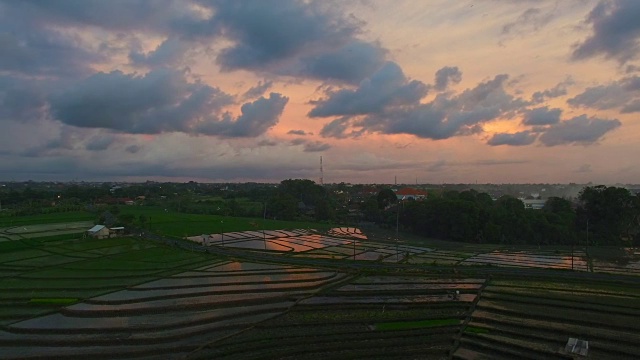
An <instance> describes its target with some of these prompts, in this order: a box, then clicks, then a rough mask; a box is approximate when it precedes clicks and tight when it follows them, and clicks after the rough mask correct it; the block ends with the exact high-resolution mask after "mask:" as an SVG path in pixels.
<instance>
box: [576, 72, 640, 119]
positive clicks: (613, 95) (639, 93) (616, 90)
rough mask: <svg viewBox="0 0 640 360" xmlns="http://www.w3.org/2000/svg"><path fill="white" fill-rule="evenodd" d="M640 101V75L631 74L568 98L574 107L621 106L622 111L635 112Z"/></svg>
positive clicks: (599, 107)
mask: <svg viewBox="0 0 640 360" xmlns="http://www.w3.org/2000/svg"><path fill="white" fill-rule="evenodd" d="M638 101H640V77H638V76H631V77H626V78H623V79H620V80H618V81H614V82H611V83H609V84H607V85H598V86H594V87H590V88H587V89H586V90H585V91H583V92H582V93H580V94H578V95H576V96H575V97H573V98H571V99H569V100H567V103H568V104H569V105H571V106H573V107H587V108H592V109H599V110H607V109H615V108H621V111H622V112H635V111H637V110H635V109H636V107H637V102H638Z"/></svg>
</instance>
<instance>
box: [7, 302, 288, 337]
mask: <svg viewBox="0 0 640 360" xmlns="http://www.w3.org/2000/svg"><path fill="white" fill-rule="evenodd" d="M292 304H293V302H292V301H282V302H274V303H269V304H258V305H245V306H237V307H230V308H215V309H208V310H197V311H181V312H180V316H176V314H175V313H174V312H166V313H162V312H160V313H155V314H146V315H131V316H107V317H70V316H65V315H62V314H52V315H46V316H42V317H38V318H34V319H30V320H25V321H22V322H19V323H16V324H13V325H11V326H10V327H11V328H14V329H37V330H45V329H50V330H64V331H68V330H73V329H76V330H78V331H82V332H85V331H86V330H99V331H100V332H103V331H116V330H123V331H132V330H133V331H135V330H143V329H149V330H157V329H162V328H167V327H175V326H179V325H181V324H191V323H202V322H211V321H216V320H217V319H221V318H228V317H239V316H241V315H242V314H245V313H250V312H254V311H263V310H285V309H287V308H288V307H290V306H291V305H292Z"/></svg>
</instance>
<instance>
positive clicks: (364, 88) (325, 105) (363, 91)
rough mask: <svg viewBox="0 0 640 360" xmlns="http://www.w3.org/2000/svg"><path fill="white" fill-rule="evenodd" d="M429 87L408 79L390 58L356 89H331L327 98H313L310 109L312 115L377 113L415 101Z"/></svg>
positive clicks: (421, 96)
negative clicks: (389, 107) (312, 105)
mask: <svg viewBox="0 0 640 360" xmlns="http://www.w3.org/2000/svg"><path fill="white" fill-rule="evenodd" d="M427 91H428V87H427V85H425V84H424V83H422V82H420V81H417V80H412V81H409V80H408V79H407V78H406V77H405V76H404V73H403V72H402V69H401V68H400V67H399V66H398V65H397V64H396V63H393V62H388V63H386V64H385V65H384V66H383V67H382V68H381V69H380V70H378V71H377V72H376V73H374V74H373V75H372V76H371V78H369V79H365V80H363V81H362V82H361V83H360V85H359V86H358V88H357V89H355V90H349V89H340V90H337V91H329V92H328V93H327V97H326V98H324V99H320V100H316V101H311V104H314V105H315V107H314V108H313V109H312V110H311V111H310V112H309V116H311V117H328V116H340V115H343V116H344V115H363V114H368V113H378V112H381V111H383V110H384V108H386V107H388V106H401V105H409V104H414V103H416V102H418V101H419V100H420V99H421V98H423V97H424V96H425V95H426V94H427Z"/></svg>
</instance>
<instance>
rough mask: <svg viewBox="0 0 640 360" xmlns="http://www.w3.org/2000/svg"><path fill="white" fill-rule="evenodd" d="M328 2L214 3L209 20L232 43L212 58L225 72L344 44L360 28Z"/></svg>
mask: <svg viewBox="0 0 640 360" xmlns="http://www.w3.org/2000/svg"><path fill="white" fill-rule="evenodd" d="M333 5H334V4H333V3H330V2H311V3H306V2H302V1H285V0H277V1H233V0H229V1H224V0H222V1H216V2H215V3H214V7H215V10H216V12H215V15H214V19H213V22H214V23H215V24H216V25H217V26H219V27H220V28H221V32H222V33H224V35H225V37H226V38H228V39H229V40H231V41H233V42H234V45H232V46H231V47H228V48H226V49H223V50H222V52H221V53H220V54H219V55H218V57H217V62H218V64H219V65H220V66H221V67H222V68H223V69H224V70H236V69H245V70H255V69H263V68H264V67H265V66H269V65H270V64H274V63H277V62H279V61H281V60H283V59H288V58H291V57H294V56H296V55H298V54H299V53H301V52H303V51H305V50H308V49H313V48H314V47H318V46H320V47H326V46H328V45H331V46H332V47H335V46H339V45H341V44H344V43H345V42H346V41H348V40H350V39H351V38H352V36H353V35H354V34H355V33H356V32H357V31H358V28H359V24H358V23H357V22H355V21H354V20H353V19H352V18H348V17H345V16H343V15H342V14H341V13H340V12H339V9H338V8H337V7H335V6H333Z"/></svg>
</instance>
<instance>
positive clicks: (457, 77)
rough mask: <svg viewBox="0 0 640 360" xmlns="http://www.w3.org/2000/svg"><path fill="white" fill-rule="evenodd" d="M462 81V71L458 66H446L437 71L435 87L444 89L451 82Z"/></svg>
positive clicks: (439, 89)
mask: <svg viewBox="0 0 640 360" xmlns="http://www.w3.org/2000/svg"><path fill="white" fill-rule="evenodd" d="M460 81H462V72H461V71H460V69H458V67H457V66H445V67H443V68H442V69H440V70H438V71H436V78H435V83H434V85H433V88H434V89H436V90H438V91H442V90H446V89H447V87H449V85H450V84H458V83H460Z"/></svg>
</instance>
